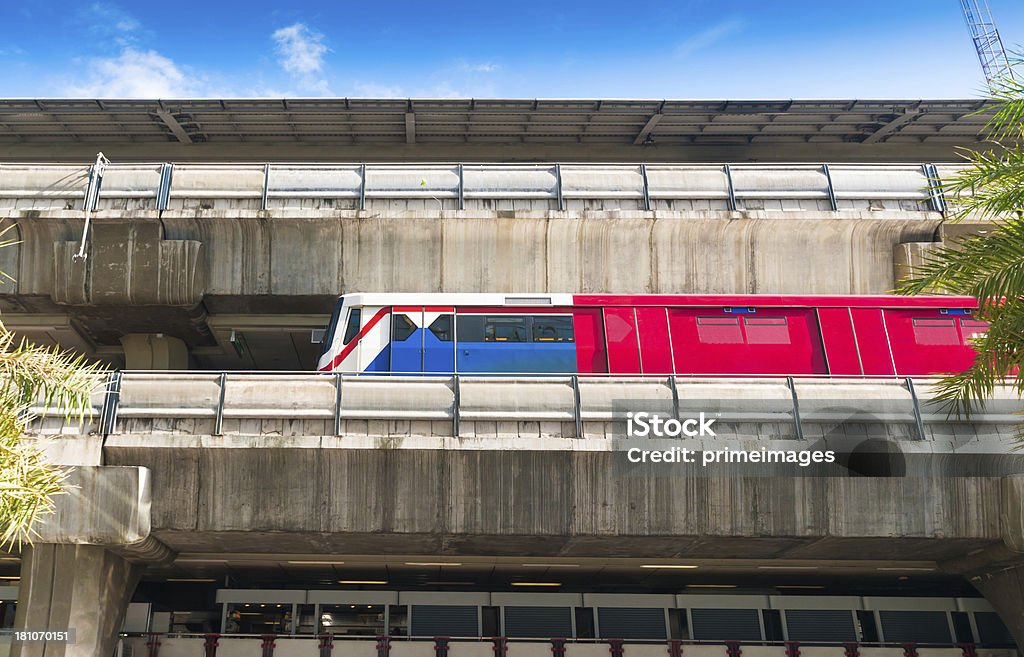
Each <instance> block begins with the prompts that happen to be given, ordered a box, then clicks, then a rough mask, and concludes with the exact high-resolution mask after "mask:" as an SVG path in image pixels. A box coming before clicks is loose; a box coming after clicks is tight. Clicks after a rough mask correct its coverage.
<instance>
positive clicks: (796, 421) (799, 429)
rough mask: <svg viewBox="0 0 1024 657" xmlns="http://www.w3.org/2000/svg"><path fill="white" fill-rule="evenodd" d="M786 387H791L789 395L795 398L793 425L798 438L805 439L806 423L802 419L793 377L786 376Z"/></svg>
mask: <svg viewBox="0 0 1024 657" xmlns="http://www.w3.org/2000/svg"><path fill="white" fill-rule="evenodd" d="M786 387H787V388H789V395H790V397H792V398H793V427H794V428H795V429H796V439H797V440H803V439H804V425H803V422H801V421H800V399H799V398H798V397H797V395H796V382H794V381H793V377H791V376H787V377H786Z"/></svg>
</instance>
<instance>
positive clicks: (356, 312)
mask: <svg viewBox="0 0 1024 657" xmlns="http://www.w3.org/2000/svg"><path fill="white" fill-rule="evenodd" d="M362 313H363V309H362V308H353V309H352V310H350V311H348V324H347V325H346V326H345V339H344V340H343V342H342V344H348V343H349V342H352V338H354V337H356V334H357V333H359V318H360V316H361V315H362Z"/></svg>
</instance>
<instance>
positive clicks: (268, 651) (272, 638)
mask: <svg viewBox="0 0 1024 657" xmlns="http://www.w3.org/2000/svg"><path fill="white" fill-rule="evenodd" d="M260 638H261V639H263V643H261V644H260V648H262V649H263V657H274V648H276V647H277V643H276V639H277V635H276V634H264V635H263V636H261V637H260Z"/></svg>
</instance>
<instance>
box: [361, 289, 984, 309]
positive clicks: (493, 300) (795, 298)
mask: <svg viewBox="0 0 1024 657" xmlns="http://www.w3.org/2000/svg"><path fill="white" fill-rule="evenodd" d="M341 298H343V299H345V302H346V304H347V305H352V306H396V305H398V306H415V305H430V306H489V307H494V306H510V307H514V306H754V307H758V306H760V307H765V306H773V307H816V308H829V307H837V308H849V307H853V308H977V307H978V301H977V300H976V299H974V298H973V297H963V296H910V297H905V296H893V295H806V294H801V295H790V294H694V295H689V294H571V293H551V292H535V293H519V292H516V293H512V292H508V293H477V292H452V293H449V292H419V293H418V292H358V293H351V294H345V295H343V296H342V297H341Z"/></svg>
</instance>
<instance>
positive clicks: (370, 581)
mask: <svg viewBox="0 0 1024 657" xmlns="http://www.w3.org/2000/svg"><path fill="white" fill-rule="evenodd" d="M387 583H388V581H387V580H386V579H339V580H338V584H366V585H372V584H387Z"/></svg>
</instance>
